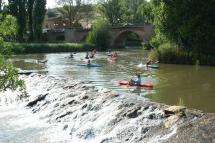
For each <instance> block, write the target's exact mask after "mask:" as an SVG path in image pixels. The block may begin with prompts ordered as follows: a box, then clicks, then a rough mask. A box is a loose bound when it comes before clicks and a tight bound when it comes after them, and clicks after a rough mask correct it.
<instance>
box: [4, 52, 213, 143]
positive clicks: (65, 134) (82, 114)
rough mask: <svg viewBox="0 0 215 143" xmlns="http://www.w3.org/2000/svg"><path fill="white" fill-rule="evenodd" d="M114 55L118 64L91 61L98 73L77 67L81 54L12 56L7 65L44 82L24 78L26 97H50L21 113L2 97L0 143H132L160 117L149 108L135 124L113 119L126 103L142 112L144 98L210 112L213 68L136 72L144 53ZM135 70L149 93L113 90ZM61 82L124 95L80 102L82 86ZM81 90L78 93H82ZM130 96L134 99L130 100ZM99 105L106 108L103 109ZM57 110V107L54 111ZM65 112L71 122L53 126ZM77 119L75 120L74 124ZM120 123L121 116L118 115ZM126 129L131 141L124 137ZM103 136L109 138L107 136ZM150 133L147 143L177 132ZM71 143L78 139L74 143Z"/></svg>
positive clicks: (12, 101)
mask: <svg viewBox="0 0 215 143" xmlns="http://www.w3.org/2000/svg"><path fill="white" fill-rule="evenodd" d="M118 53H119V59H118V61H117V62H114V63H110V62H108V61H107V60H106V58H107V56H106V53H98V54H97V55H96V59H95V60H94V61H92V62H93V63H96V64H100V65H102V67H98V68H85V67H79V66H77V65H78V64H81V63H85V62H86V61H84V60H83V57H84V56H85V53H76V54H74V57H73V58H70V53H58V54H30V55H17V56H14V57H13V59H12V61H13V63H14V65H15V66H16V67H18V68H20V69H21V70H24V71H33V72H38V73H41V74H44V75H45V76H44V77H40V76H37V75H36V76H33V77H29V78H26V80H27V83H28V85H27V86H28V88H27V89H28V92H29V94H31V95H40V94H46V93H48V95H49V97H47V101H43V102H41V103H40V104H38V105H37V106H36V107H34V108H33V109H30V110H26V108H25V105H26V102H24V103H25V104H22V102H21V103H19V102H17V101H16V100H17V99H16V96H14V93H10V92H9V93H7V95H6V96H2V97H1V98H0V113H1V115H0V142H1V143H29V142H30V143H40V142H41V143H46V142H47V143H50V142H51V143H59V142H64V143H66V142H68V143H70V142H83V143H88V142H93V143H94V142H101V141H98V140H104V141H107V142H115V141H116V140H115V136H117V135H120V136H123V137H124V136H125V140H126V141H120V142H129V140H127V138H128V139H131V141H130V142H134V141H135V139H136V138H137V139H140V138H142V137H141V134H140V135H139V133H140V130H141V131H142V126H146V125H147V126H146V127H144V128H146V129H150V128H151V127H154V126H160V123H161V122H162V119H160V117H162V114H161V113H162V111H161V110H160V109H154V107H152V108H148V109H147V110H145V111H142V112H143V113H142V115H141V116H140V117H139V118H133V119H127V118H124V117H123V118H121V119H120V120H122V122H119V123H118V125H117V126H115V125H114V123H115V118H116V115H117V114H121V113H123V112H127V110H128V109H129V108H127V107H126V106H127V103H129V102H134V103H135V104H133V103H132V104H133V105H137V103H138V104H140V107H143V106H145V100H146V99H145V98H144V97H147V98H149V99H150V100H152V101H156V102H161V103H166V104H169V105H185V106H187V107H189V108H195V109H200V110H203V111H205V112H215V106H214V103H215V94H214V93H215V88H214V85H215V68H214V67H207V66H185V65H166V64H159V66H160V68H159V69H158V70H156V69H150V70H149V71H145V70H144V69H138V68H137V65H138V64H140V63H144V62H146V57H147V51H144V50H124V51H119V52H118ZM38 59H39V60H47V62H46V63H44V64H43V63H38V61H37V60H38ZM137 70H138V71H140V72H142V82H143V83H152V84H153V85H154V88H153V89H144V88H142V89H140V88H135V87H121V86H119V85H118V81H120V80H129V79H131V78H132V77H133V75H134V73H135V72H136V71H137ZM46 75H48V76H46ZM52 77H54V78H52ZM55 78H56V79H55ZM61 79H66V80H67V81H71V82H80V81H81V82H82V84H86V85H90V86H91V85H93V86H96V87H97V88H98V89H101V91H103V87H105V88H108V89H111V90H112V89H113V90H116V91H119V92H121V91H122V92H125V93H127V94H126V96H119V97H117V98H116V99H115V98H112V97H109V96H108V95H106V94H102V95H103V96H98V95H97V94H98V93H97V91H94V90H93V89H92V91H93V92H92V99H91V98H89V100H87V101H82V100H80V99H79V98H80V97H81V96H84V95H85V94H87V93H88V89H87V88H86V89H84V88H82V87H81V86H80V87H77V91H76V89H69V88H68V89H67V88H66V89H65V88H64V86H65V83H64V82H63V81H64V80H61ZM66 84H67V83H66ZM62 85H63V86H62ZM82 89H83V90H84V91H83V92H81V90H82ZM76 92H77V93H76ZM89 92H91V89H89ZM104 93H105V91H104ZM130 93H132V94H134V95H136V96H129V95H130ZM73 94H74V95H73ZM80 94H81V95H80ZM0 95H2V93H0ZM70 96H75V97H70ZM97 97H98V98H97ZM74 99H77V103H79V104H80V105H79V104H77V105H74V106H71V105H67V104H66V103H67V102H70V100H71V101H72V100H74ZM106 101H107V102H106ZM124 101H125V102H124ZM86 103H87V104H89V106H87V108H86V109H85V108H83V107H85V104H86ZM103 103H104V104H105V105H106V104H107V106H103ZM5 104H6V105H5ZM61 104H62V106H59V105H61ZM129 104H130V103H129ZM7 105H10V106H7ZM100 105H101V107H100ZM90 106H91V107H96V108H94V109H95V111H94V110H91V109H90ZM124 106H125V107H124ZM61 107H64V108H61ZM119 107H123V108H119ZM88 108H89V109H90V110H89V111H88ZM92 109H93V108H92ZM31 110H32V111H33V112H36V111H38V113H37V112H36V113H35V114H32V111H31ZM85 110H86V111H85ZM97 110H98V111H97ZM68 111H69V112H68ZM70 111H74V112H72V113H71V115H70V116H65V118H62V120H56V119H57V117H58V116H61V113H64V112H68V113H70ZM128 111H129V110H128ZM107 113H109V114H107ZM151 114H153V115H155V119H153V120H151V119H148V118H151V116H150V115H151ZM76 116H77V117H78V118H75V117H76ZM120 117H122V116H121V115H120ZM153 117H154V116H153ZM97 119H98V120H97ZM52 120H53V121H52ZM120 120H119V121H120ZM51 121H52V122H51ZM50 123H51V124H50ZM65 125H66V126H65ZM92 125H93V126H92ZM67 126H68V127H67ZM65 127H67V129H66V128H65ZM122 127H123V128H122ZM64 128H65V129H64ZM144 128H143V129H144ZM62 129H63V130H64V131H62ZM131 129H132V132H134V135H135V137H136V138H134V137H132V135H131V136H130V137H129V135H127V134H129V132H130V130H131ZM107 131H108V132H109V131H110V132H109V133H108V134H107V133H106V132H107ZM155 132H156V131H155V130H151V135H148V137H149V138H148V140H147V142H153V143H154V142H161V141H160V140H165V139H166V138H168V137H169V136H171V135H172V134H175V132H176V128H173V129H170V130H168V131H167V132H166V133H167V134H166V135H163V136H162V135H160V133H157V134H156V133H155ZM162 133H163V132H162ZM164 133H165V132H164ZM125 134H126V135H125ZM149 134H150V132H149ZM154 134H156V135H155V137H154V136H153V135H154ZM76 138H78V139H77V140H78V141H77V140H76ZM132 138H133V141H132ZM123 139H124V138H123ZM149 140H151V141H149ZM143 142H144V141H143Z"/></svg>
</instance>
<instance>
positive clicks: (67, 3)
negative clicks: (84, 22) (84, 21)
mask: <svg viewBox="0 0 215 143" xmlns="http://www.w3.org/2000/svg"><path fill="white" fill-rule="evenodd" d="M58 4H60V5H61V6H62V7H60V8H58V11H59V12H60V13H61V14H62V15H63V17H64V18H67V19H69V27H73V24H74V23H78V22H79V20H80V9H81V5H82V1H81V0H58Z"/></svg>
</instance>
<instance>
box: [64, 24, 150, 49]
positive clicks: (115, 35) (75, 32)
mask: <svg viewBox="0 0 215 143" xmlns="http://www.w3.org/2000/svg"><path fill="white" fill-rule="evenodd" d="M108 29H110V33H111V47H124V45H125V40H126V38H127V36H128V34H130V33H136V34H137V35H138V36H139V38H140V39H141V40H142V41H143V42H144V43H147V42H148V41H149V40H150V38H151V37H152V36H153V34H154V28H153V26H152V25H150V24H144V25H125V26H123V25H121V26H119V25H117V26H110V27H108ZM90 31H91V29H80V28H72V29H66V30H65V40H66V41H67V42H77V43H79V42H83V40H84V39H85V38H86V36H87V34H88V33H89V32H90Z"/></svg>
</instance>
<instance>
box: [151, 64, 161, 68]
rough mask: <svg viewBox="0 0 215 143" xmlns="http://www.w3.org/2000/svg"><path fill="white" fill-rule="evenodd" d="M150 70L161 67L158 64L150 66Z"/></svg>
mask: <svg viewBox="0 0 215 143" xmlns="http://www.w3.org/2000/svg"><path fill="white" fill-rule="evenodd" d="M148 67H149V68H153V69H158V68H159V66H158V65H156V64H152V65H148Z"/></svg>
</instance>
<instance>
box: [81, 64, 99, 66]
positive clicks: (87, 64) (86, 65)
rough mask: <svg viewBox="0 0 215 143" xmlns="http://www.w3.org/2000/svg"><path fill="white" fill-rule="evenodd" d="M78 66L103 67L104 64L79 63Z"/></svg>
mask: <svg viewBox="0 0 215 143" xmlns="http://www.w3.org/2000/svg"><path fill="white" fill-rule="evenodd" d="M78 66H80V67H102V65H97V64H89V65H88V64H79V65H78Z"/></svg>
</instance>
